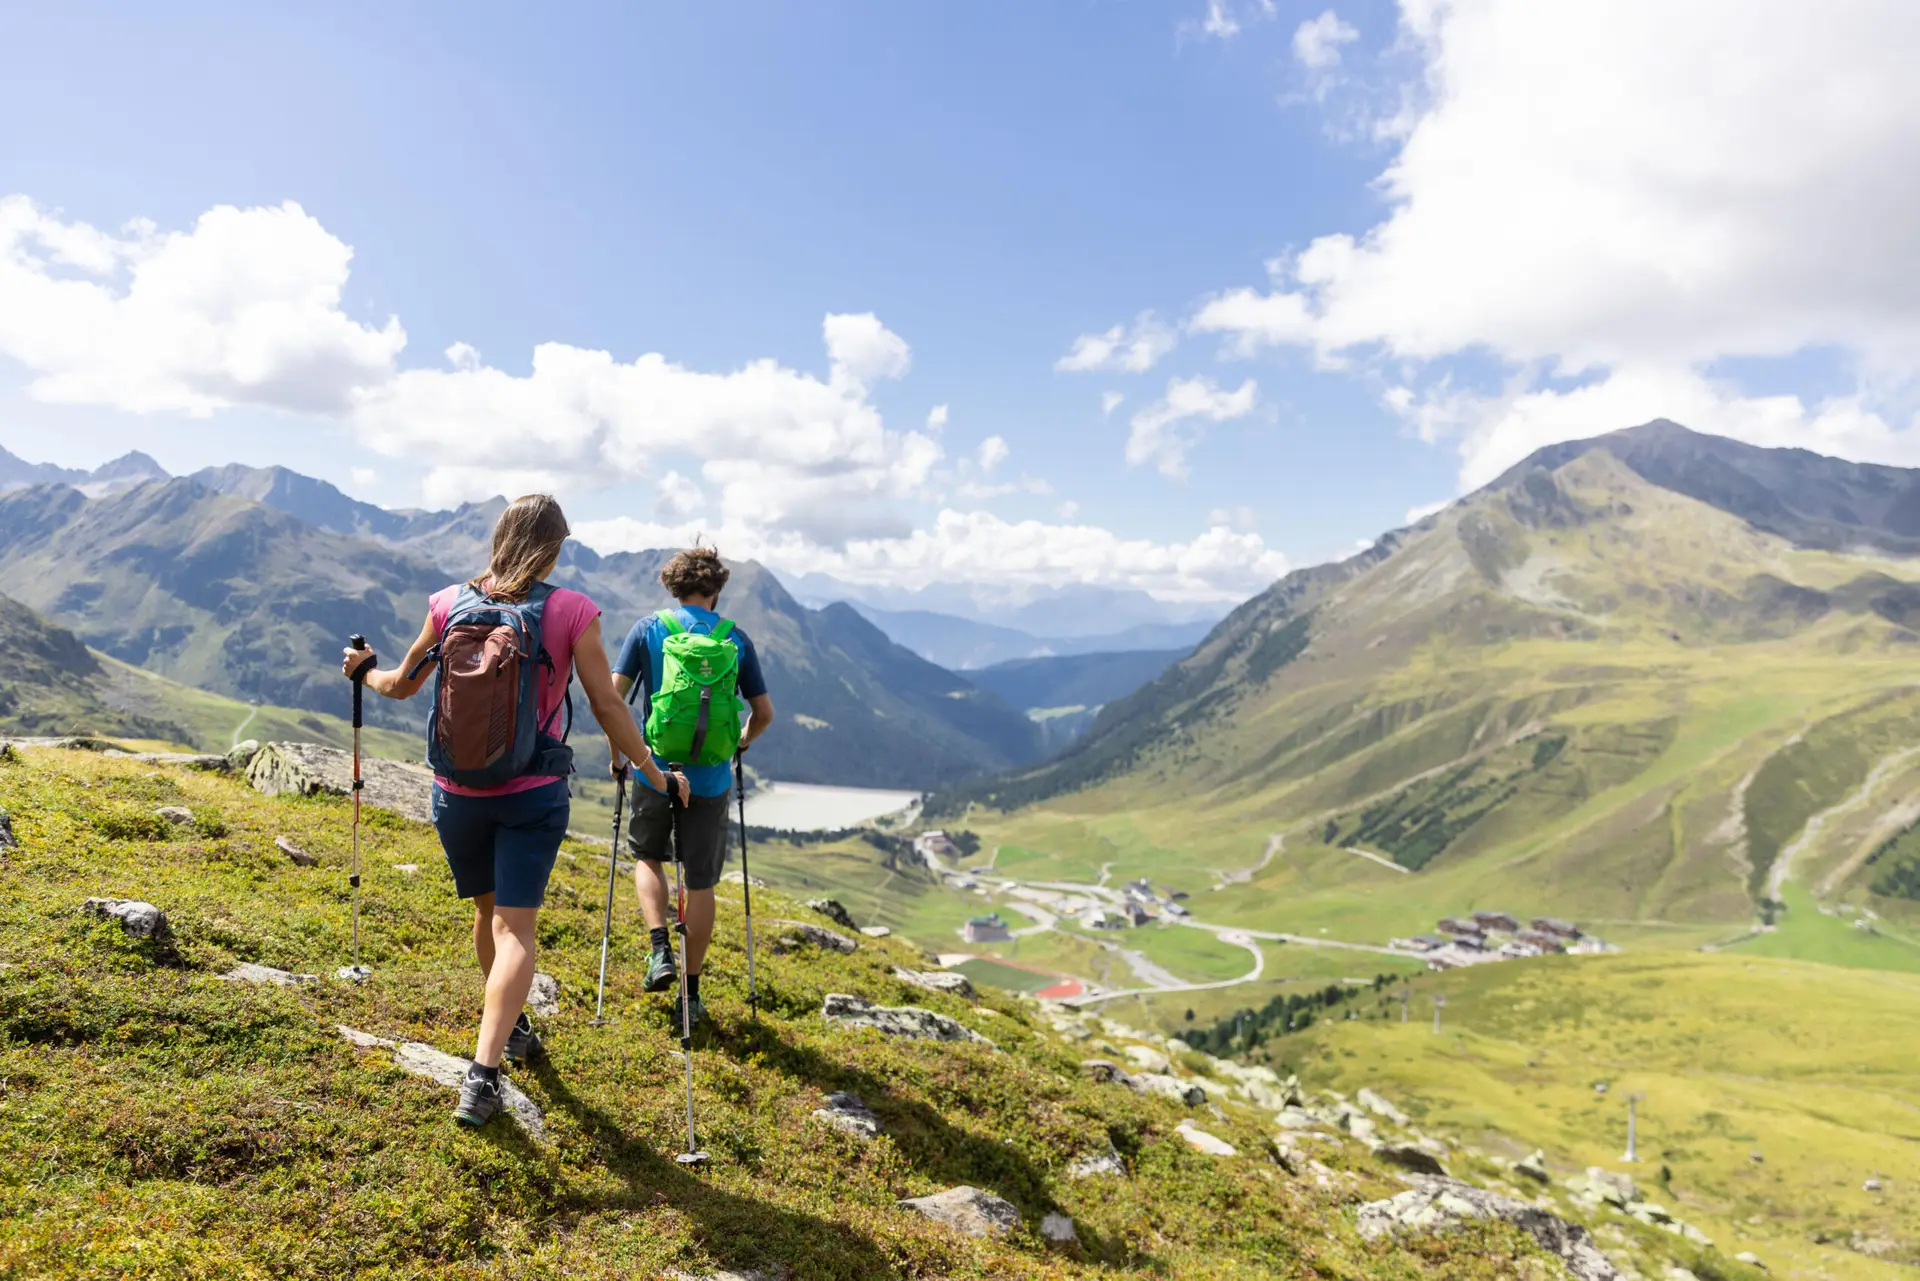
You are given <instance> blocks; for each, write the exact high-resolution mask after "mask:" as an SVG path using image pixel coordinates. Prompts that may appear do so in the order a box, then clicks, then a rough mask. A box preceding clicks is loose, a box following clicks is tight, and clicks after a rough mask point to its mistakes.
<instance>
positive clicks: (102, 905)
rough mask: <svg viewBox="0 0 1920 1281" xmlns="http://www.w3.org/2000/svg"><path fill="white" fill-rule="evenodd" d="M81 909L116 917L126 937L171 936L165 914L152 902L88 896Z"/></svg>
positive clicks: (149, 937)
mask: <svg viewBox="0 0 1920 1281" xmlns="http://www.w3.org/2000/svg"><path fill="white" fill-rule="evenodd" d="M81 910H82V911H84V912H87V913H89V914H91V915H93V916H111V917H113V918H115V919H117V920H118V921H119V922H120V928H121V929H122V930H123V931H125V933H126V935H127V937H128V938H136V939H155V940H161V939H167V938H171V937H173V927H172V926H171V925H170V924H169V923H168V922H167V914H166V913H165V912H163V911H161V910H160V909H159V908H157V907H155V906H154V905H153V904H151V903H142V902H141V901H140V900H138V899H129V898H90V899H88V900H87V901H86V902H85V903H83V904H81Z"/></svg>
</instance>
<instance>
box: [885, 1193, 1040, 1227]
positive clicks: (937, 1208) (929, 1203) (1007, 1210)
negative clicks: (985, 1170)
mask: <svg viewBox="0 0 1920 1281" xmlns="http://www.w3.org/2000/svg"><path fill="white" fill-rule="evenodd" d="M900 1205H901V1207H902V1208H903V1209H908V1210H915V1211H918V1212H919V1213H921V1214H923V1215H925V1216H926V1217H927V1218H929V1219H932V1220H933V1221H934V1222H936V1223H944V1224H946V1225H947V1226H948V1227H950V1228H953V1229H955V1230H957V1231H959V1232H961V1233H963V1234H965V1235H967V1236H970V1237H986V1236H996V1237H997V1236H1005V1235H1006V1234H1007V1233H1009V1232H1011V1231H1012V1230H1013V1229H1015V1228H1017V1227H1019V1226H1020V1211H1018V1210H1016V1209H1015V1208H1014V1207H1013V1205H1012V1203H1011V1202H1008V1201H1005V1200H1002V1199H1001V1198H1000V1197H997V1196H995V1195H994V1194H993V1193H991V1192H983V1191H981V1190H980V1189H979V1188H969V1187H958V1188H949V1189H947V1190H946V1191H945V1192H936V1193H934V1194H933V1195H932V1196H922V1197H914V1198H912V1199H910V1200H906V1201H902V1202H901V1203H900Z"/></svg>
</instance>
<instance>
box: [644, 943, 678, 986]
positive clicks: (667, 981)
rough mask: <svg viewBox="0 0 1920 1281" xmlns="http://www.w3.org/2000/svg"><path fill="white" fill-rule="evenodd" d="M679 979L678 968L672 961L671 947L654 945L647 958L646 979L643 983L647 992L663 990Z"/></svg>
mask: <svg viewBox="0 0 1920 1281" xmlns="http://www.w3.org/2000/svg"><path fill="white" fill-rule="evenodd" d="M679 981H680V969H679V967H678V966H676V965H675V964H674V963H673V949H672V948H670V947H656V948H654V949H653V955H652V956H649V957H648V958H647V981H646V983H645V984H644V986H645V988H646V990H647V991H649V992H664V991H666V990H667V989H668V988H670V987H672V986H673V985H674V984H675V983H678V982H679Z"/></svg>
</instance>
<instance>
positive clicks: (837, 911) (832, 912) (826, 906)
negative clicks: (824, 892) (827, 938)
mask: <svg viewBox="0 0 1920 1281" xmlns="http://www.w3.org/2000/svg"><path fill="white" fill-rule="evenodd" d="M807 908H808V909H809V910H810V911H814V912H818V913H820V915H822V916H824V917H826V918H827V919H828V920H829V921H832V922H833V923H834V924H835V925H838V926H839V927H840V928H841V929H843V930H852V931H853V932H854V933H856V934H857V933H859V932H860V927H859V926H857V925H855V924H854V923H853V914H852V913H850V912H848V911H847V909H846V907H845V906H843V905H842V904H841V902H840V900H839V899H834V898H810V899H808V900H807Z"/></svg>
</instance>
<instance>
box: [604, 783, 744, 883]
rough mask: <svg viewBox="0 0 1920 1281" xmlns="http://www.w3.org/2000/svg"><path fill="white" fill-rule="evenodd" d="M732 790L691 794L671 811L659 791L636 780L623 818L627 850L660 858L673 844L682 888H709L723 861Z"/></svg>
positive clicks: (653, 859)
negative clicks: (682, 874) (630, 804)
mask: <svg viewBox="0 0 1920 1281" xmlns="http://www.w3.org/2000/svg"><path fill="white" fill-rule="evenodd" d="M732 795H733V792H732V791H731V790H729V791H725V792H722V793H721V794H720V795H718V796H694V797H690V798H688V803H687V805H686V806H685V807H684V808H682V809H681V810H679V811H678V812H675V811H674V809H673V808H672V807H671V806H670V805H669V804H668V803H667V798H666V796H665V795H664V794H663V793H660V792H656V791H654V790H653V789H652V788H651V787H648V786H647V785H646V784H645V783H642V782H639V781H637V780H636V781H635V782H634V785H633V817H632V818H631V819H629V820H628V821H627V853H628V854H630V855H631V856H633V857H634V858H637V859H640V860H641V861H643V862H647V863H665V862H669V861H671V860H672V859H673V858H674V847H675V846H676V845H677V846H678V847H679V851H680V854H679V859H680V862H681V864H682V865H683V866H684V868H685V871H686V877H687V888H688V889H691V890H710V889H712V888H713V887H714V886H715V885H718V884H719V883H720V869H721V868H722V867H724V866H725V865H726V861H727V830H728V823H727V799H728V798H729V797H731V796H732ZM675 829H678V830H677V831H676V830H675ZM676 837H677V839H676Z"/></svg>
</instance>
